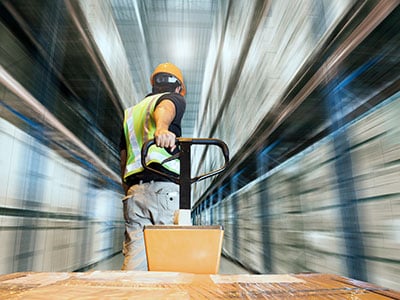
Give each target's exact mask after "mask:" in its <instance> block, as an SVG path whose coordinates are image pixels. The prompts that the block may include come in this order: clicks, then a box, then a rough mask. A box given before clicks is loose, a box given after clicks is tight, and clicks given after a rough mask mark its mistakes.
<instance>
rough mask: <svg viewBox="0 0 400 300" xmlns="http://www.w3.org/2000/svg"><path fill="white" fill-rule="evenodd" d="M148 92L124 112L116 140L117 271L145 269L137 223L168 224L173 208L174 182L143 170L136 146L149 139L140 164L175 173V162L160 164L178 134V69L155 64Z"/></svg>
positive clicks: (180, 94) (181, 102)
mask: <svg viewBox="0 0 400 300" xmlns="http://www.w3.org/2000/svg"><path fill="white" fill-rule="evenodd" d="M150 82H151V85H152V93H150V94H149V95H147V96H146V97H145V98H144V99H143V100H142V101H141V102H140V103H138V104H136V105H135V106H133V107H130V108H128V109H126V110H125V112H124V123H123V132H122V136H121V143H120V154H121V175H122V186H123V188H124V191H125V195H126V197H124V198H123V206H124V218H125V241H124V245H123V254H124V256H125V259H124V263H123V266H122V270H147V260H146V252H145V246H144V238H143V227H144V226H145V225H154V224H173V217H174V212H175V210H177V209H179V186H178V185H177V184H175V183H173V182H171V181H168V179H166V178H164V177H162V176H160V175H158V174H155V173H152V172H149V171H147V170H144V169H143V167H142V165H141V155H140V153H141V148H142V145H143V144H144V143H145V142H146V141H148V140H150V139H153V138H154V139H155V143H156V145H157V147H156V146H152V147H151V148H150V149H149V153H148V156H147V158H146V162H147V163H148V164H150V165H151V167H152V168H154V169H159V170H160V169H162V171H163V172H164V173H169V174H171V175H174V174H175V175H178V174H179V161H178V160H172V161H169V162H167V163H165V164H163V165H162V166H161V164H160V163H161V162H162V161H164V160H165V159H167V158H169V157H171V156H172V155H173V154H174V153H175V152H176V151H177V149H176V146H175V141H176V137H180V136H181V120H182V117H183V114H184V112H185V108H186V101H185V98H184V97H183V96H184V95H185V94H186V87H185V84H184V82H183V76H182V73H181V71H180V70H179V69H178V68H177V67H176V66H175V65H173V64H171V63H168V62H167V63H163V64H160V65H158V66H157V67H156V68H155V70H154V72H153V74H152V75H151V77H150Z"/></svg>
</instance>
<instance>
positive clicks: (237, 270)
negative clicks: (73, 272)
mask: <svg viewBox="0 0 400 300" xmlns="http://www.w3.org/2000/svg"><path fill="white" fill-rule="evenodd" d="M123 259H124V257H123V255H122V253H121V254H118V255H115V256H113V257H112V258H110V259H107V260H104V261H102V262H100V263H98V264H97V265H96V266H94V267H93V268H91V269H90V270H88V271H96V270H97V271H107V270H120V268H121V266H122V262H123ZM219 274H249V271H247V270H246V269H244V268H242V267H241V266H239V265H237V264H235V263H234V262H232V261H231V260H229V259H227V258H225V257H224V256H221V263H220V268H219Z"/></svg>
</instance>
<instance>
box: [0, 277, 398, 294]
mask: <svg viewBox="0 0 400 300" xmlns="http://www.w3.org/2000/svg"><path fill="white" fill-rule="evenodd" d="M50 298H51V299H141V300H143V299H174V300H180V299H310V298H312V299H328V298H329V299H374V300H379V299H400V293H399V292H396V291H393V290H389V289H386V288H383V287H379V286H376V285H373V284H369V283H366V282H361V281H356V280H352V279H349V278H345V277H342V276H337V275H332V274H314V273H312V274H282V275H250V274H243V275H203V274H190V273H177V272H144V271H143V272H141V271H93V272H84V273H83V272H82V273H79V272H74V273H72V272H71V273H69V272H53V273H33V272H24V273H12V274H7V275H2V276H0V299H30V300H35V299H50Z"/></svg>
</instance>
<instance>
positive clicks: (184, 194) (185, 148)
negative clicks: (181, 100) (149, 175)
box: [141, 138, 229, 209]
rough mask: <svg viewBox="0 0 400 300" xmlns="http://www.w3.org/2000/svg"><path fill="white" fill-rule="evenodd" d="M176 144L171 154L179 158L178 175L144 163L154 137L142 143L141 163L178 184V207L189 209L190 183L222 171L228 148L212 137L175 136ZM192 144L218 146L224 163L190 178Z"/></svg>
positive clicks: (227, 157) (225, 164)
mask: <svg viewBox="0 0 400 300" xmlns="http://www.w3.org/2000/svg"><path fill="white" fill-rule="evenodd" d="M176 144H177V146H178V149H179V152H178V153H177V154H175V155H174V156H173V158H179V160H180V174H179V175H178V176H174V175H170V174H166V173H164V172H162V171H160V170H156V169H154V168H151V167H150V166H148V165H147V164H146V157H147V154H148V152H149V149H150V147H151V146H152V145H155V141H154V139H152V140H149V141H147V142H145V143H144V144H143V147H142V153H141V163H142V166H143V168H144V169H146V170H148V171H151V172H154V173H157V174H159V175H161V176H164V177H166V178H168V179H169V180H171V181H172V182H175V183H176V184H179V188H180V200H179V201H180V202H179V207H180V209H191V200H190V197H191V193H190V185H191V184H192V183H194V182H197V181H200V180H203V179H206V178H209V177H211V176H215V175H217V174H219V173H221V172H222V171H224V170H225V169H226V167H227V165H228V162H229V150H228V146H227V145H226V144H225V143H224V142H223V141H221V140H219V139H212V138H177V139H176ZM192 145H215V146H218V147H219V148H220V149H221V150H222V154H223V156H224V160H225V162H224V165H223V166H221V167H220V168H218V169H215V170H212V171H211V172H208V173H205V174H201V175H199V176H196V177H193V178H191V151H190V148H191V146H192Z"/></svg>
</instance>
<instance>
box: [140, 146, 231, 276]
mask: <svg viewBox="0 0 400 300" xmlns="http://www.w3.org/2000/svg"><path fill="white" fill-rule="evenodd" d="M154 144H155V142H154V140H149V141H147V142H146V143H145V144H144V145H143V147H142V153H141V155H142V156H141V161H142V166H143V167H144V168H145V169H147V170H149V171H151V172H154V173H157V174H159V175H161V176H164V177H166V178H168V179H169V180H171V181H173V182H175V183H177V184H179V195H180V198H179V210H178V211H177V212H175V220H174V225H149V226H145V227H144V239H145V246H146V255H147V266H148V270H149V271H171V272H187V273H197V274H217V273H218V269H219V263H220V257H221V249H222V241H223V234H224V229H223V227H222V226H221V225H214V226H212V225H211V226H192V221H191V216H190V215H191V184H192V183H194V182H197V181H200V180H203V179H206V178H209V177H212V176H215V175H217V174H219V173H221V172H222V171H224V170H225V169H226V167H227V164H228V162H229V151H228V147H227V145H226V144H225V143H224V142H223V141H221V140H219V139H210V138H196V139H195V138H178V139H177V146H178V148H179V152H178V153H177V154H176V155H174V156H172V157H171V158H172V159H176V158H179V159H180V175H179V176H171V175H169V174H166V173H163V172H162V171H159V170H156V169H153V168H151V167H149V166H147V164H146V156H147V153H148V151H149V148H150V147H151V146H153V145H154ZM192 145H207V146H208V145H215V146H218V147H219V148H220V149H221V150H222V153H223V156H224V159H225V162H224V165H223V166H222V167H220V168H218V169H216V170H213V171H211V172H209V173H205V174H202V175H199V176H196V177H194V178H191V146H192ZM169 160H170V159H168V161H169ZM164 162H166V161H164Z"/></svg>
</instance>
